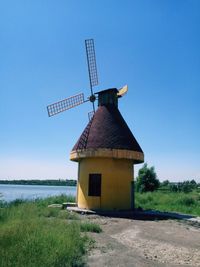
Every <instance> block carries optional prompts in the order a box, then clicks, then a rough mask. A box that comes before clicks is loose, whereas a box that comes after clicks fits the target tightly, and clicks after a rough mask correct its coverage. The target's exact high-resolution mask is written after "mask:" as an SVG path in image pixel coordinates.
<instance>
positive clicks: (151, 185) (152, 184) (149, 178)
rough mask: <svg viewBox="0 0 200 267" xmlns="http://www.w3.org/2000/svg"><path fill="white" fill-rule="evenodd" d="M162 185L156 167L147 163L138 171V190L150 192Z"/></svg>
mask: <svg viewBox="0 0 200 267" xmlns="http://www.w3.org/2000/svg"><path fill="white" fill-rule="evenodd" d="M159 185H160V182H159V180H158V179H157V175H156V172H155V169H154V167H150V168H148V167H147V163H145V164H144V165H143V167H142V168H141V169H140V170H139V172H138V177H137V178H136V190H137V191H138V192H141V193H142V192H148V191H151V192H152V191H154V190H156V189H158V187H159Z"/></svg>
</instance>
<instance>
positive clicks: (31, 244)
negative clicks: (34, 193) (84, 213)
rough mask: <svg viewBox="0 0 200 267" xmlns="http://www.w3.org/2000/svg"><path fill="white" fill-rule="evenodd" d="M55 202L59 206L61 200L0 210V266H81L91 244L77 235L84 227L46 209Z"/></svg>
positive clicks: (12, 205)
mask: <svg viewBox="0 0 200 267" xmlns="http://www.w3.org/2000/svg"><path fill="white" fill-rule="evenodd" d="M66 201H68V199H64V202H66ZM55 202H57V203H62V202H63V196H60V197H56V198H54V197H51V198H48V199H44V200H39V199H38V200H35V201H15V202H12V203H10V204H8V203H4V207H3V208H0V229H1V230H0V266H2V267H13V266H15V267H25V266H26V267H27V266H28V267H65V266H83V265H84V255H85V254H86V252H87V249H88V246H89V244H90V242H91V240H90V239H89V238H88V237H87V236H86V235H85V234H84V235H83V234H81V232H82V231H83V229H81V228H82V227H83V226H82V224H84V223H81V222H79V220H77V219H78V216H76V215H75V216H72V215H71V214H70V213H69V212H67V211H63V210H61V209H57V208H47V205H48V204H51V203H55ZM90 230H91V229H90Z"/></svg>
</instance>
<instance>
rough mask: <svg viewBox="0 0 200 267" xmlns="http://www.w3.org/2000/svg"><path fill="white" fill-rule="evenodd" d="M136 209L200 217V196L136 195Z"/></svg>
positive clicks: (191, 194)
mask: <svg viewBox="0 0 200 267" xmlns="http://www.w3.org/2000/svg"><path fill="white" fill-rule="evenodd" d="M136 207H142V208H143V209H154V210H159V211H169V212H170V211H173V212H180V213H185V214H192V215H197V216H200V194H199V193H198V192H195V191H194V192H191V193H173V192H159V191H156V192H148V193H142V194H141V193H136Z"/></svg>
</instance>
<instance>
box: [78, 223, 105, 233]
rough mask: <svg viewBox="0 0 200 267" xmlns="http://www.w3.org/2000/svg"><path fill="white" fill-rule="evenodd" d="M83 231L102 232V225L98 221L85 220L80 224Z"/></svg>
mask: <svg viewBox="0 0 200 267" xmlns="http://www.w3.org/2000/svg"><path fill="white" fill-rule="evenodd" d="M80 229H81V232H93V233H101V232H102V229H101V227H100V226H99V225H98V224H96V223H90V222H84V223H81V224H80Z"/></svg>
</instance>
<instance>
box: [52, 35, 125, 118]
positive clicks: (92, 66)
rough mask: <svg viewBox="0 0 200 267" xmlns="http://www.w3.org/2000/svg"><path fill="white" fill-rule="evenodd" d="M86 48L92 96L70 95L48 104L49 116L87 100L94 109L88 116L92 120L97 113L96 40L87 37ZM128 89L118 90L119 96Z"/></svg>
mask: <svg viewBox="0 0 200 267" xmlns="http://www.w3.org/2000/svg"><path fill="white" fill-rule="evenodd" d="M85 48H86V55H87V65H88V73H89V81H90V96H89V97H87V99H86V100H85V98H84V94H83V93H80V94H76V95H74V96H70V97H68V98H66V99H63V100H61V101H58V102H56V103H53V104H50V105H48V106H47V111H48V115H49V117H51V116H54V115H56V114H58V113H61V112H63V111H65V110H68V109H71V108H74V107H76V106H78V105H81V104H83V103H86V102H89V101H90V102H91V103H92V106H93V111H91V112H89V113H88V118H89V120H91V118H92V117H93V115H94V113H95V101H96V100H97V97H96V94H97V93H94V91H93V87H94V86H97V85H98V75H97V65H96V56H95V48H94V40H93V39H87V40H85ZM127 91H128V86H127V85H125V86H124V87H122V88H120V89H119V90H118V93H117V95H118V97H121V96H123V95H124V94H125V93H126V92H127Z"/></svg>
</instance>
